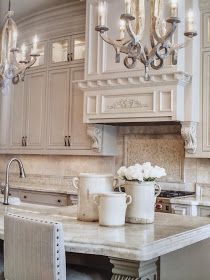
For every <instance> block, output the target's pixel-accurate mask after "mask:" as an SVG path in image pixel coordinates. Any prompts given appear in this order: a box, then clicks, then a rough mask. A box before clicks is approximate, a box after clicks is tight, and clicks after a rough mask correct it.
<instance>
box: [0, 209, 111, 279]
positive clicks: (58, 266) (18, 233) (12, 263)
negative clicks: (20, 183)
mask: <svg viewBox="0 0 210 280" xmlns="http://www.w3.org/2000/svg"><path fill="white" fill-rule="evenodd" d="M4 236H5V238H4V276H5V279H6V280H70V279H73V280H77V279H78V280H92V279H93V280H102V279H103V280H105V279H107V276H106V275H105V273H100V272H94V271H92V270H89V269H84V270H81V271H78V270H75V269H72V268H71V267H70V269H66V259H65V248H64V234H63V227H62V224H60V223H56V222H51V221H44V220H37V219H33V218H28V217H22V216H19V215H15V214H7V215H5V217H4Z"/></svg>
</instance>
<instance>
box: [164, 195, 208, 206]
mask: <svg viewBox="0 0 210 280" xmlns="http://www.w3.org/2000/svg"><path fill="white" fill-rule="evenodd" d="M170 202H171V203H174V204H182V205H197V206H199V205H200V206H210V196H190V197H176V198H171V199H170Z"/></svg>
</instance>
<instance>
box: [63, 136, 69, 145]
mask: <svg viewBox="0 0 210 280" xmlns="http://www.w3.org/2000/svg"><path fill="white" fill-rule="evenodd" d="M64 145H65V147H66V146H68V136H65V137H64Z"/></svg>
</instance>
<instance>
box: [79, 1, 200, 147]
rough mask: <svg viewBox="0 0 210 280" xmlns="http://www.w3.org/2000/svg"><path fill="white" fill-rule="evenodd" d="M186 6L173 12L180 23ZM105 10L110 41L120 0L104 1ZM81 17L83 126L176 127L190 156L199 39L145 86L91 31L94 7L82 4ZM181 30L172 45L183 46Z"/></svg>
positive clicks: (120, 8) (139, 73)
mask: <svg viewBox="0 0 210 280" xmlns="http://www.w3.org/2000/svg"><path fill="white" fill-rule="evenodd" d="M185 2H186V3H185ZM192 2H193V3H191V4H192V5H193V6H191V8H192V9H193V10H194V12H195V14H196V19H197V21H198V19H199V10H198V3H197V2H196V1H192ZM188 4H189V3H188V1H182V3H181V5H182V7H180V9H179V13H180V14H179V17H180V18H182V19H183V21H185V14H186V11H187V10H188V9H189V5H188ZM107 7H108V15H107V18H106V20H107V22H108V23H109V24H108V25H111V26H112V31H110V34H109V35H110V36H116V34H117V32H118V30H117V22H116V19H117V18H119V16H120V14H121V13H122V11H123V8H124V0H107ZM86 16H87V19H86V40H87V53H86V65H85V80H83V81H78V82H77V83H78V85H79V87H80V89H82V90H83V92H84V122H85V123H88V124H90V125H91V127H93V126H94V124H97V126H99V124H102V125H103V124H116V123H119V124H122V123H123V124H126V123H127V124H128V125H129V124H130V123H135V124H140V123H142V122H143V123H145V122H148V123H151V122H154V123H157V122H180V123H181V124H182V130H181V131H182V132H181V133H182V136H183V138H184V140H185V149H186V152H187V153H195V152H196V148H197V139H196V138H197V136H196V135H197V124H198V122H199V90H200V86H199V81H200V79H199V77H200V73H199V70H200V60H199V58H200V50H199V46H200V36H198V37H197V38H195V39H194V40H192V41H190V42H189V43H188V45H187V47H186V48H185V49H182V50H181V51H180V52H179V54H178V64H177V65H175V66H174V65H172V64H171V61H170V59H168V61H167V62H166V66H165V67H164V68H162V69H161V70H158V71H155V70H153V71H151V72H150V76H151V79H150V81H145V79H144V69H143V67H142V66H141V65H139V68H137V69H134V70H128V69H126V68H125V67H124V65H123V62H121V63H119V64H116V63H115V61H114V51H113V50H112V48H111V47H110V46H109V45H107V44H105V43H104V42H103V41H102V40H101V38H100V36H99V35H98V33H97V32H96V31H95V26H96V25H97V20H98V16H97V1H95V0H87V10H86ZM197 23H199V22H197ZM115 26H116V29H114V27H115ZM198 27H199V26H198ZM198 27H197V28H198ZM184 28H185V26H184V22H183V23H182V24H181V25H180V27H179V29H178V31H177V35H176V37H175V38H174V40H175V41H177V42H179V43H183V42H184V40H185V39H184V36H183V33H184V32H183V30H184ZM112 33H113V34H112ZM121 60H122V61H123V57H122V58H121Z"/></svg>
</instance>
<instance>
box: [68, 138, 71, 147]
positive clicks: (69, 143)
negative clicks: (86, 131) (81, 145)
mask: <svg viewBox="0 0 210 280" xmlns="http://www.w3.org/2000/svg"><path fill="white" fill-rule="evenodd" d="M68 146H69V147H70V146H71V136H69V137H68Z"/></svg>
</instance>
